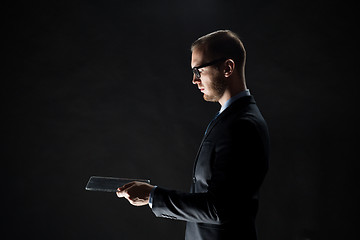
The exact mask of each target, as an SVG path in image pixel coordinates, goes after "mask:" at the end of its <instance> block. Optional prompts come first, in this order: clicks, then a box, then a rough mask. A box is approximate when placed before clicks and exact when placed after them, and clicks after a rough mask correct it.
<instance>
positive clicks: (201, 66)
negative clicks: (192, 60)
mask: <svg viewBox="0 0 360 240" xmlns="http://www.w3.org/2000/svg"><path fill="white" fill-rule="evenodd" d="M226 59H227V58H224V57H223V58H219V59H216V60H214V61H211V62H209V63H205V64H203V65H200V66H197V67H193V68H192V72H193V74H195V76H196V78H200V77H201V75H200V72H199V69H200V68H204V67H208V66H211V65H214V64H216V63H218V62H221V61H225V60H226Z"/></svg>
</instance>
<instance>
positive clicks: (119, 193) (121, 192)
mask: <svg viewBox="0 0 360 240" xmlns="http://www.w3.org/2000/svg"><path fill="white" fill-rule="evenodd" d="M116 195H117V196H118V197H119V198H123V197H124V198H128V197H129V194H128V192H127V189H124V190H121V188H118V189H117V191H116Z"/></svg>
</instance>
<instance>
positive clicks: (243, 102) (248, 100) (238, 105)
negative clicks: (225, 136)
mask: <svg viewBox="0 0 360 240" xmlns="http://www.w3.org/2000/svg"><path fill="white" fill-rule="evenodd" d="M255 103H256V102H255V99H254V97H253V96H251V95H250V96H245V97H241V98H239V99H237V100H236V101H234V102H233V103H232V104H231V105H230V106H229V107H227V108H226V109H225V110H224V111H223V112H222V113H220V114H219V116H217V118H216V119H215V120H214V121H213V122H212V123H211V124H210V126H209V127H208V129H207V132H206V134H205V135H204V137H203V140H202V142H203V141H204V140H205V139H206V137H207V136H208V135H209V133H210V132H211V130H212V129H213V128H214V127H215V126H216V124H217V123H218V122H220V121H221V120H222V119H224V118H225V117H226V116H227V115H229V114H231V113H232V112H234V111H241V109H243V108H245V107H246V106H248V105H249V104H255Z"/></svg>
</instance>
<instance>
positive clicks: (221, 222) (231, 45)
mask: <svg viewBox="0 0 360 240" xmlns="http://www.w3.org/2000/svg"><path fill="white" fill-rule="evenodd" d="M191 51H192V59H191V66H192V69H193V73H194V75H193V84H196V85H197V87H198V88H199V89H200V91H201V92H202V93H203V97H204V99H205V100H206V101H211V102H219V103H220V105H221V109H220V111H219V113H218V114H217V116H216V117H215V118H214V119H213V121H211V122H210V124H209V126H208V127H207V129H206V132H205V135H204V138H203V140H202V142H201V144H200V148H199V151H198V153H197V156H196V159H195V164H194V170H193V183H192V186H191V190H190V193H183V192H179V191H174V190H167V189H164V188H161V187H154V186H151V185H149V184H146V183H140V182H132V183H129V184H126V185H124V186H122V187H120V188H119V189H118V192H117V195H118V196H119V197H125V198H126V199H127V200H128V201H129V202H130V203H131V204H133V205H135V206H141V205H146V204H149V205H150V207H151V208H152V211H153V212H154V214H155V215H156V216H157V217H165V218H170V219H177V220H183V221H187V225H186V234H185V239H187V240H193V239H194V240H195V239H196V240H199V239H206V240H212V239H214V240H215V239H216V240H218V239H245V240H255V239H257V237H256V229H255V216H256V213H257V208H258V191H259V188H260V186H261V184H262V182H263V179H264V176H265V173H266V171H267V169H268V156H269V136H268V130H267V126H266V123H265V121H264V119H263V117H262V115H261V113H260V111H259V109H258V108H257V106H256V104H255V100H254V98H253V96H251V95H250V92H249V90H248V89H247V87H246V83H245V59H246V54H245V49H244V47H243V44H242V42H241V41H240V39H239V38H238V36H237V35H236V34H235V33H233V32H231V31H229V30H221V31H216V32H213V33H210V34H208V35H205V36H203V37H201V38H199V39H198V40H196V41H195V42H194V43H193V44H192V47H191ZM149 200H150V202H149Z"/></svg>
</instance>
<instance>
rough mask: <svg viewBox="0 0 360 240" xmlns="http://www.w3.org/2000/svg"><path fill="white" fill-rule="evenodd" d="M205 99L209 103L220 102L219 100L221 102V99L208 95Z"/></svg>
mask: <svg viewBox="0 0 360 240" xmlns="http://www.w3.org/2000/svg"><path fill="white" fill-rule="evenodd" d="M203 98H204V100H205V101H207V102H218V100H219V98H218V97H216V96H209V95H206V94H204V96H203Z"/></svg>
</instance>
